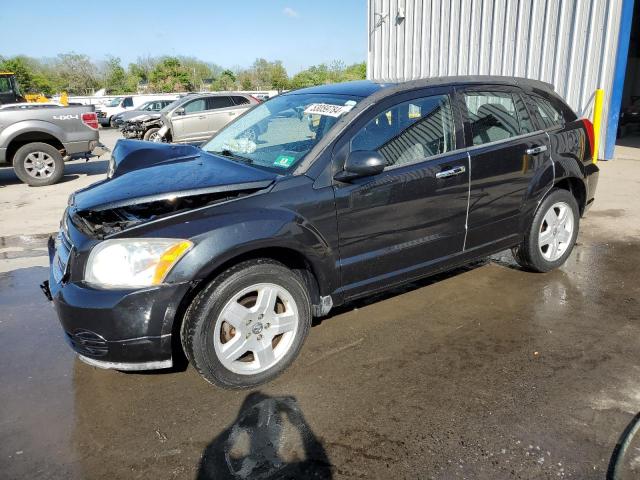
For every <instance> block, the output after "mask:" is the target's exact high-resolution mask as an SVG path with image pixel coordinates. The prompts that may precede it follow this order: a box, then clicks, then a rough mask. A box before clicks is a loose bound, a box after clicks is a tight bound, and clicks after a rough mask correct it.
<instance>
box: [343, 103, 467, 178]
mask: <svg viewBox="0 0 640 480" xmlns="http://www.w3.org/2000/svg"><path fill="white" fill-rule="evenodd" d="M454 132H455V129H454V125H453V116H452V114H451V103H450V100H449V96H448V95H434V96H431V97H424V98H419V99H415V100H410V101H408V102H404V103H400V104H398V105H396V106H394V107H393V108H391V109H390V110H387V111H386V112H384V113H382V114H380V115H378V116H377V117H376V118H374V119H372V120H370V121H369V123H367V124H366V125H365V126H364V128H362V130H360V131H359V132H358V133H357V134H356V135H355V136H354V137H353V139H352V140H351V151H356V150H376V151H378V152H379V153H380V154H381V155H382V156H383V157H384V159H385V160H386V162H387V165H389V166H390V165H402V164H407V163H413V162H419V161H422V160H424V159H426V158H428V157H431V156H433V155H439V154H441V153H445V152H449V151H451V150H453V149H454V148H455V144H454V143H455V142H454V138H455V133H454Z"/></svg>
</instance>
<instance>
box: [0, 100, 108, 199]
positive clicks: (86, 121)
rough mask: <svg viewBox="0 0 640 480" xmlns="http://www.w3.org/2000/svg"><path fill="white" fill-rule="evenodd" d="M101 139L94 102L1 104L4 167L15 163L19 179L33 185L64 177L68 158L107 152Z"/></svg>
mask: <svg viewBox="0 0 640 480" xmlns="http://www.w3.org/2000/svg"><path fill="white" fill-rule="evenodd" d="M98 140H99V135H98V118H97V117H96V113H95V107H94V106H93V105H87V106H84V105H83V106H70V107H64V106H60V105H55V104H38V103H19V104H9V105H3V106H0V166H2V165H3V164H12V165H13V168H14V170H15V172H16V175H17V176H18V178H19V179H20V180H22V181H23V182H25V183H28V184H29V185H31V186H34V187H40V186H44V185H51V184H54V183H56V182H57V181H58V180H60V178H62V175H63V173H64V162H65V160H71V159H76V158H89V157H91V156H95V155H96V154H97V155H99V154H101V153H103V152H104V151H105V150H103V149H102V146H101V145H100V143H99V141H98Z"/></svg>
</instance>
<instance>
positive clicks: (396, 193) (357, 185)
mask: <svg viewBox="0 0 640 480" xmlns="http://www.w3.org/2000/svg"><path fill="white" fill-rule="evenodd" d="M407 97H409V98H407ZM411 97H413V98H411ZM358 125H359V126H358ZM353 130H354V134H353V135H350V136H349V135H348V134H347V139H345V140H343V144H341V143H340V142H339V143H338V145H337V146H336V150H335V151H336V152H337V153H336V156H337V158H338V160H337V161H338V162H343V161H344V158H341V157H345V158H346V155H348V152H353V151H357V150H369V151H370V150H376V151H377V152H379V153H380V154H381V155H382V156H383V158H384V159H385V160H386V162H387V165H388V166H387V168H386V169H385V170H384V171H383V172H382V173H381V174H379V175H376V176H373V177H367V178H360V179H357V180H353V181H351V182H350V183H341V182H336V184H335V187H334V188H335V198H336V208H337V221H338V232H339V237H340V238H339V249H340V268H341V276H342V290H343V293H344V295H345V297H347V298H349V297H354V296H357V295H359V294H362V293H365V292H370V291H372V290H376V289H378V288H384V287H386V286H388V285H390V284H393V283H394V282H397V281H402V280H405V279H406V278H407V277H411V276H412V275H416V276H418V275H421V274H424V273H425V271H427V270H429V269H432V268H435V267H436V265H441V264H442V263H443V262H446V261H447V260H450V259H452V258H453V257H454V256H455V255H456V254H458V253H460V252H461V251H462V249H463V243H464V237H465V225H466V224H465V222H466V214H467V204H468V189H469V170H468V167H469V164H468V162H469V160H468V155H467V153H466V152H465V151H460V150H457V149H456V145H457V144H459V143H460V141H461V135H456V128H455V122H454V114H453V109H452V102H451V96H450V92H449V91H448V90H446V89H441V90H438V91H436V92H434V91H430V92H429V94H426V93H424V92H423V93H422V95H421V96H420V93H419V92H418V93H416V92H413V93H412V94H411V95H403V96H402V97H401V98H398V99H396V100H395V102H394V100H393V99H390V100H388V101H387V102H386V103H385V104H382V105H380V106H379V107H377V108H376V110H374V111H373V112H372V113H371V114H370V116H369V117H368V119H365V120H363V121H360V122H359V123H358V124H356V126H354V128H353ZM456 137H458V138H456ZM342 165H343V163H342Z"/></svg>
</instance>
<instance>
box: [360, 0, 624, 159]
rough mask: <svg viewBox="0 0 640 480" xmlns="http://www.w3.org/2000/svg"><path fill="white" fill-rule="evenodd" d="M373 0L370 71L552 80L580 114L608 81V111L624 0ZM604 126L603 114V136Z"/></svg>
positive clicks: (377, 75) (396, 77) (389, 77)
mask: <svg viewBox="0 0 640 480" xmlns="http://www.w3.org/2000/svg"><path fill="white" fill-rule="evenodd" d="M368 2H369V6H368V25H369V43H368V46H369V53H368V62H367V77H368V78H370V79H373V80H382V81H401V80H410V79H414V78H424V77H437V76H448V75H507V76H518V77H528V78H535V79H539V80H543V81H545V82H549V83H551V84H553V85H554V87H555V90H556V92H558V93H559V94H560V95H561V96H562V97H564V98H565V99H566V100H567V102H568V103H569V105H571V107H572V108H573V109H574V110H576V112H577V113H578V114H579V115H581V116H591V109H592V106H593V92H594V90H595V89H596V88H603V89H604V90H605V102H604V105H605V111H604V115H603V119H606V118H607V114H608V112H607V111H606V109H607V107H608V105H609V97H610V94H611V88H612V84H613V73H614V67H615V57H616V49H617V44H618V31H619V26H620V12H621V8H622V0H368ZM399 10H400V11H402V10H404V20H400V18H399V17H398V12H399ZM605 129H606V122H603V127H602V137H601V138H602V139H604V138H605V134H606V132H605ZM600 145H601V151H600V155H601V156H602V155H603V153H604V142H601V143H600Z"/></svg>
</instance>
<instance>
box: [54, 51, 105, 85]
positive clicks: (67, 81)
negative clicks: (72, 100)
mask: <svg viewBox="0 0 640 480" xmlns="http://www.w3.org/2000/svg"><path fill="white" fill-rule="evenodd" d="M54 68H55V71H56V74H57V77H58V79H59V85H60V87H61V89H62V90H66V91H67V92H68V93H70V94H75V95H88V94H91V93H93V92H94V90H95V89H97V88H98V87H99V86H100V83H99V82H98V75H97V69H96V66H95V65H94V64H93V63H92V62H91V60H90V59H89V57H88V56H86V55H81V54H78V53H63V54H60V55H58V58H57V60H56V62H55V65H54Z"/></svg>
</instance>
